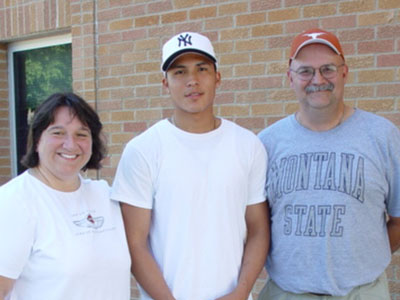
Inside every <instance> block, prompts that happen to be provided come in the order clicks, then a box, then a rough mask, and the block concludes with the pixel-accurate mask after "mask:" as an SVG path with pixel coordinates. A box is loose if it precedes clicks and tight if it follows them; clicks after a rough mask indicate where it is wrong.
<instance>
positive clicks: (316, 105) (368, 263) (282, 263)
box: [259, 29, 400, 300]
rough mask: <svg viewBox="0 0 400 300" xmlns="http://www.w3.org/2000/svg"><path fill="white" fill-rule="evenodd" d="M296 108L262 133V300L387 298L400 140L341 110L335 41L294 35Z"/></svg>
mask: <svg viewBox="0 0 400 300" xmlns="http://www.w3.org/2000/svg"><path fill="white" fill-rule="evenodd" d="M287 75H288V78H289V82H290V86H291V87H292V88H293V90H294V92H295V94H296V97H297V99H298V101H299V109H298V111H297V112H296V113H295V114H293V115H291V116H288V117H286V118H284V119H282V120H280V121H278V122H276V123H275V124H273V125H271V126H270V127H268V128H267V129H265V130H264V131H262V132H261V133H260V134H259V137H260V139H261V140H262V142H263V143H264V145H265V147H266V149H267V152H268V157H269V161H268V171H267V184H266V191H267V197H268V202H269V205H270V209H271V211H270V213H271V237H272V240H271V248H270V253H269V256H268V259H267V262H266V268H267V271H268V274H269V280H268V282H267V284H266V286H265V287H264V289H263V290H262V292H261V294H260V297H259V299H261V300H264V299H273V300H283V299H285V300H290V299H295V300H300V299H349V300H350V299H362V300H365V299H367V300H368V299H390V295H389V290H388V284H387V279H386V276H385V268H386V267H387V266H388V265H389V263H390V260H391V253H392V252H393V251H395V250H397V249H398V247H399V244H400V201H399V200H400V186H399V180H400V154H399V153H400V152H399V149H400V133H399V130H398V129H397V128H396V127H395V126H394V125H393V124H392V123H390V122H389V121H388V120H386V119H384V118H382V117H379V116H377V115H374V114H372V113H369V112H366V111H363V110H360V109H355V108H352V107H349V106H347V105H346V104H345V103H344V99H343V94H344V85H345V83H346V80H347V78H348V66H347V65H346V63H345V59H344V55H343V51H342V47H341V45H340V43H339V40H338V39H337V37H336V36H335V35H334V34H332V33H330V32H326V31H324V30H321V29H311V30H308V31H306V32H303V33H301V34H299V35H298V36H296V37H295V39H294V40H293V43H292V47H291V52H290V59H289V69H288V72H287Z"/></svg>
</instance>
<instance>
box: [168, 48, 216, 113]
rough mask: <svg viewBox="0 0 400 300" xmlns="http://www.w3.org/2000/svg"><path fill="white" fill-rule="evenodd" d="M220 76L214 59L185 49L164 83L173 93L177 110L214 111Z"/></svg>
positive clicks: (191, 111)
mask: <svg viewBox="0 0 400 300" xmlns="http://www.w3.org/2000/svg"><path fill="white" fill-rule="evenodd" d="M220 78H221V75H220V73H219V72H217V71H216V70H215V66H214V63H213V62H212V61H211V60H209V59H208V58H206V57H204V56H202V55H199V54H195V53H186V54H184V55H182V56H180V57H179V58H177V59H176V60H175V61H174V62H173V63H172V65H171V67H170V68H169V69H168V71H167V73H166V77H165V78H164V79H163V85H164V86H165V88H166V89H167V91H168V92H169V94H170V95H171V98H172V101H173V102H174V105H175V113H176V114H185V115H194V114H212V113H213V103H214V98H215V90H216V88H217V87H218V86H219V84H220Z"/></svg>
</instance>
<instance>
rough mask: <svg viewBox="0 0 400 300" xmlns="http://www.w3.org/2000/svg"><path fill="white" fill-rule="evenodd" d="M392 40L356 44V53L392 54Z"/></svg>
mask: <svg viewBox="0 0 400 300" xmlns="http://www.w3.org/2000/svg"><path fill="white" fill-rule="evenodd" d="M393 50H394V42H393V40H381V41H372V42H360V43H359V44H358V53H360V54H365V53H379V52H393Z"/></svg>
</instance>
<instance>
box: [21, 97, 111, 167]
mask: <svg viewBox="0 0 400 300" xmlns="http://www.w3.org/2000/svg"><path fill="white" fill-rule="evenodd" d="M60 107H68V108H69V110H70V111H71V113H72V115H73V116H75V117H77V118H78V119H79V121H81V122H82V124H85V126H88V127H89V128H90V132H91V134H92V156H91V157H90V160H89V161H88V162H87V164H86V165H85V166H84V167H83V168H82V170H83V171H85V170H86V169H96V170H98V169H100V168H101V160H102V159H103V158H104V157H105V155H106V147H105V144H104V141H103V140H102V138H101V130H102V128H103V125H102V124H101V122H100V119H99V116H98V115H97V113H96V112H95V111H94V110H93V108H92V107H90V105H89V104H87V102H86V101H85V100H83V99H82V98H81V97H79V96H78V95H76V94H74V93H55V94H53V95H51V96H50V97H49V98H47V99H46V100H45V101H44V102H43V103H42V104H40V105H39V107H38V108H37V109H36V111H35V115H34V117H33V119H32V123H31V125H30V128H29V134H28V146H27V152H26V154H25V155H24V157H23V158H22V159H21V163H22V165H24V166H25V167H27V168H34V167H37V166H38V165H39V155H38V153H37V145H38V143H39V140H40V137H41V136H42V133H43V131H45V130H46V128H47V127H49V126H50V125H51V124H52V123H53V122H54V118H55V115H56V112H57V110H58V109H59V108H60Z"/></svg>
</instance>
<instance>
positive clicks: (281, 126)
mask: <svg viewBox="0 0 400 300" xmlns="http://www.w3.org/2000/svg"><path fill="white" fill-rule="evenodd" d="M291 116H292V115H289V116H286V117H283V118H281V119H279V120H278V121H275V122H274V123H272V124H271V125H268V126H267V127H266V128H264V129H263V130H261V131H260V133H259V134H258V137H259V138H260V139H261V140H263V139H264V138H266V137H267V136H272V135H275V134H278V135H280V134H281V133H282V131H283V130H287V129H288V124H289V121H290V118H291Z"/></svg>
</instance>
